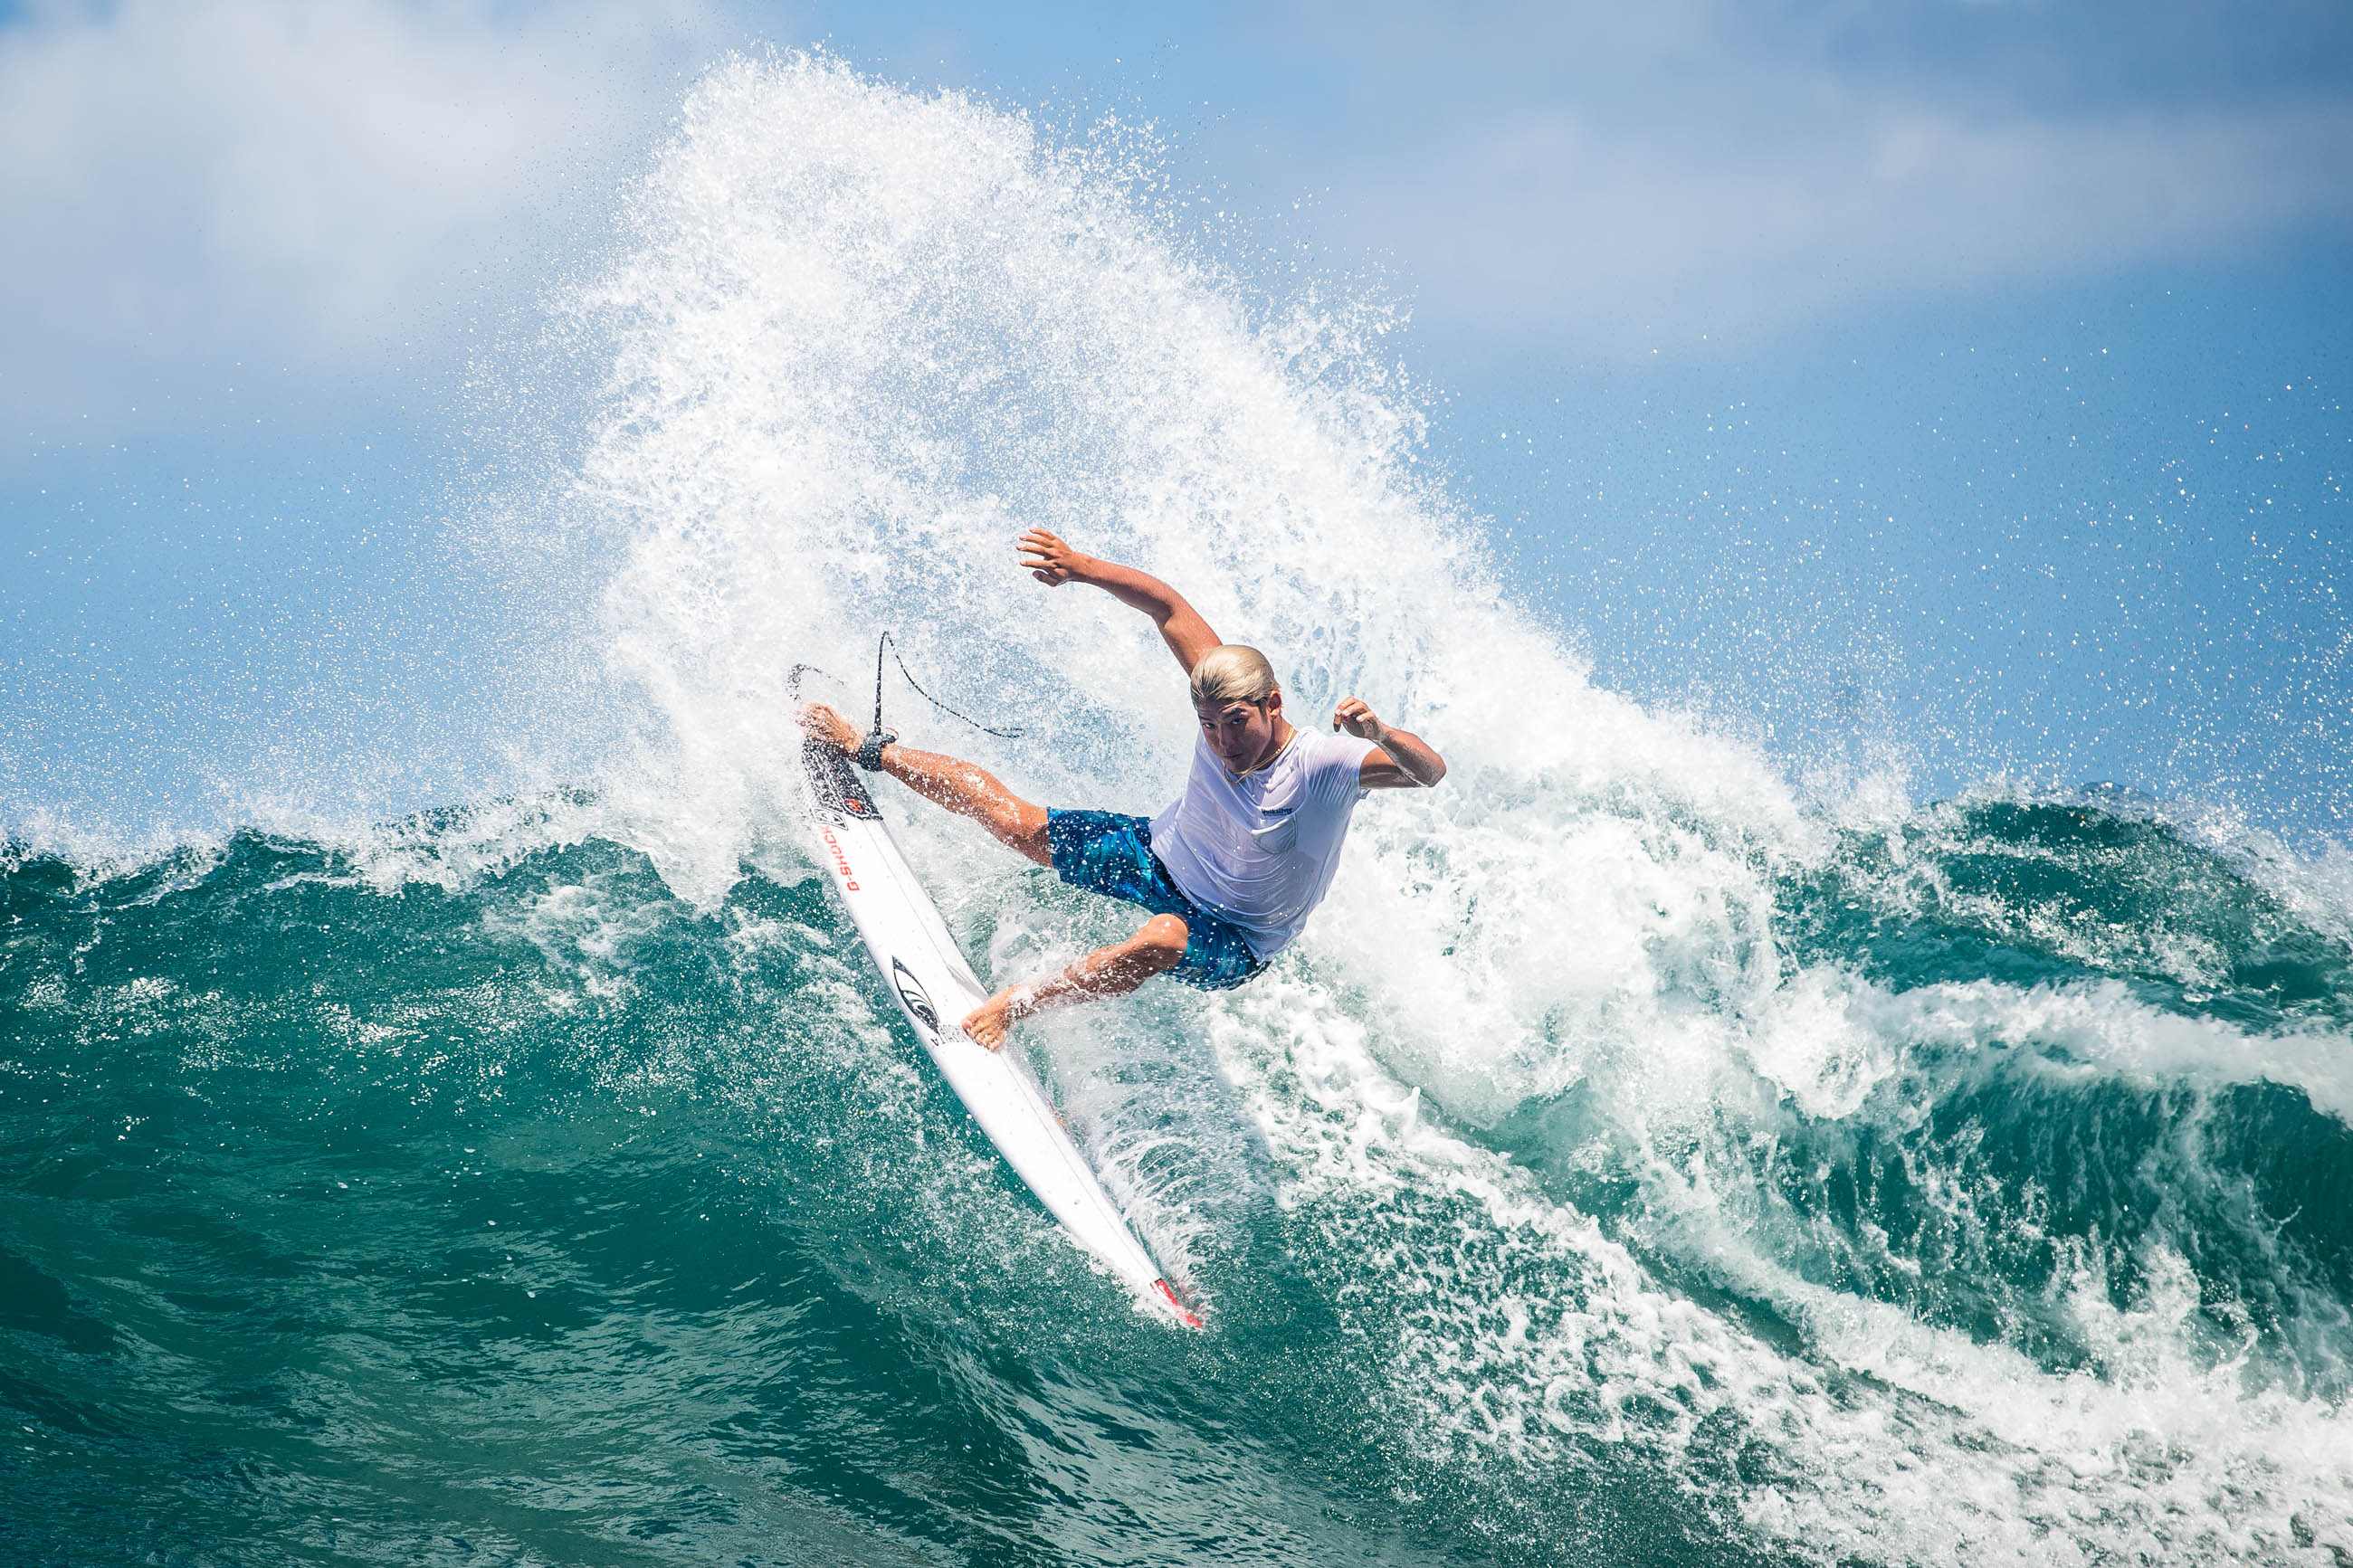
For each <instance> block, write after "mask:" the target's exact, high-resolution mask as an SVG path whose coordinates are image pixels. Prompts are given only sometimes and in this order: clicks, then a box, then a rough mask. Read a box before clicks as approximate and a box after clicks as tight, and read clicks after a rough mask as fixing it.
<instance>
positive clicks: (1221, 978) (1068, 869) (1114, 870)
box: [1046, 807, 1266, 991]
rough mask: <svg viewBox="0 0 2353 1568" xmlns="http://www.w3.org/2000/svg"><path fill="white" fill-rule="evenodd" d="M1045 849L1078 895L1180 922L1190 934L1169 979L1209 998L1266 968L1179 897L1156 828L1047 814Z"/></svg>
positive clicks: (1122, 819)
mask: <svg viewBox="0 0 2353 1568" xmlns="http://www.w3.org/2000/svg"><path fill="white" fill-rule="evenodd" d="M1046 844H1047V847H1049V848H1050V850H1051V851H1052V852H1053V857H1054V871H1055V874H1056V875H1058V876H1060V878H1061V879H1062V880H1064V881H1065V882H1068V883H1069V884H1070V885H1071V886H1072V887H1073V888H1084V889H1086V890H1087V891H1088V892H1090V893H1101V894H1103V896H1104V897H1105V898H1109V899H1124V900H1127V901H1128V902H1129V903H1131V904H1140V905H1142V906H1143V907H1144V908H1145V909H1147V910H1151V911H1152V912H1153V913H1154V914H1155V915H1175V916H1176V918H1177V919H1178V920H1181V921H1184V922H1185V929H1186V931H1187V932H1189V933H1190V934H1189V935H1188V936H1187V939H1186V942H1185V956H1184V957H1182V958H1180V959H1178V960H1177V961H1176V967H1175V968H1174V969H1170V970H1166V971H1164V972H1163V973H1166V975H1167V976H1168V978H1169V979H1171V980H1181V981H1183V982H1184V983H1185V984H1187V985H1191V986H1194V987H1196V988H1198V989H1199V990H1202V991H1229V990H1231V989H1232V988H1233V987H1235V986H1237V985H1240V984H1241V983H1242V982H1243V981H1245V980H1250V979H1252V978H1254V977H1256V976H1257V974H1258V973H1259V972H1260V971H1261V970H1263V969H1264V968H1265V967H1266V963H1265V961H1264V960H1262V959H1261V958H1260V957H1259V956H1258V954H1256V953H1254V952H1251V951H1250V941H1249V939H1248V938H1246V937H1244V936H1243V935H1242V931H1241V927H1240V926H1237V925H1232V924H1229V922H1227V921H1221V920H1219V918H1218V917H1217V916H1215V915H1213V914H1210V913H1208V911H1207V910H1203V909H1202V908H1201V906H1200V905H1198V904H1197V903H1195V902H1194V901H1193V900H1190V899H1188V898H1187V897H1186V896H1185V895H1184V894H1183V893H1181V892H1179V891H1177V889H1176V881H1175V879H1172V878H1171V877H1170V876H1169V875H1168V868H1167V867H1166V866H1163V865H1162V864H1161V863H1160V857H1159V856H1157V855H1155V854H1154V853H1153V852H1152V824H1151V823H1150V822H1149V821H1148V820H1146V819H1145V818H1144V817H1141V816H1120V815H1119V814H1118V813H1117V812H1114V811H1063V810H1060V809H1058V808H1052V807H1050V808H1049V809H1048V810H1047V812H1046Z"/></svg>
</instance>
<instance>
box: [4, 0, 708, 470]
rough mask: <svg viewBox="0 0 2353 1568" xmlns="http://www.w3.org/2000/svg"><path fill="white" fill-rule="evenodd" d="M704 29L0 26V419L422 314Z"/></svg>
mask: <svg viewBox="0 0 2353 1568" xmlns="http://www.w3.org/2000/svg"><path fill="white" fill-rule="evenodd" d="M710 31H712V24H711V22H710V20H709V18H708V16H706V15H705V13H704V12H703V10H702V8H701V7H700V6H699V5H694V4H691V3H683V0H682V3H681V4H676V5H667V6H664V5H628V4H623V3H620V0H614V3H611V4H607V5H586V6H559V7H553V8H548V9H543V10H533V11H526V12H523V13H522V14H521V15H520V16H518V15H517V14H516V13H515V11H514V9H513V8H512V7H494V6H493V5H491V4H488V3H487V0H426V3H419V4H407V3H402V0H342V3H338V4H332V5H309V4H301V3H297V0H126V3H124V4H121V5H112V6H106V7H102V8H100V7H93V6H89V5H49V6H46V7H40V8H37V9H36V10H34V11H33V12H32V13H30V14H29V15H28V16H22V17H20V19H18V20H17V21H16V22H14V23H13V24H10V25H8V26H5V27H0V210H5V212H6V213H7V214H8V222H7V224H6V237H5V239H0V341H5V343H6V344H7V349H6V353H7V359H8V361H9V374H8V375H7V377H6V381H7V389H6V392H5V394H0V395H5V397H6V399H7V404H8V406H7V412H8V414H9V415H11V416H14V417H13V419H12V423H14V424H15V425H16V428H17V429H18V430H20V431H21V430H25V429H27V428H36V427H38V426H41V425H44V424H47V425H50V426H53V427H54V426H57V425H58V421H59V418H60V416H69V417H72V418H75V419H76V420H77V421H78V419H79V414H80V413H81V412H83V411H84V410H83V409H82V408H80V407H78V406H76V405H78V404H80V403H84V402H89V401H96V402H99V403H100V404H108V405H111V404H117V403H121V402H123V401H125V400H127V399H133V398H136V397H137V396H138V395H139V392H140V390H142V389H152V388H153V387H154V386H155V385H156V384H158V383H159V382H160V383H162V384H164V385H165V386H167V387H168V386H169V385H170V384H171V382H172V378H173V377H174V376H177V375H183V374H187V373H188V372H189V370H190V369H191V367H195V366H202V367H204V368H205V369H206V371H207V372H209V371H211V370H215V369H219V368H225V367H226V365H227V363H228V362H229V361H231V360H237V361H242V362H244V363H246V364H247V365H248V366H252V365H256V364H272V363H286V362H293V363H301V364H317V363H327V362H332V361H338V360H345V361H348V360H349V359H350V358H352V356H353V355H354V354H355V353H360V351H368V350H373V351H377V352H378V353H383V352H396V350H397V348H398V345H399V344H400V342H403V341H404V340H406V339H407V338H409V337H411V336H413V335H416V334H419V333H423V334H426V335H430V334H432V333H433V332H435V331H438V330H439V329H440V328H441V327H443V326H445V325H446V321H444V320H443V319H442V318H443V317H445V316H446V314H447V313H448V307H451V306H462V305H464V304H467V303H472V302H477V301H479V300H481V299H482V298H483V296H484V290H485V284H484V282H483V279H482V273H483V271H484V269H485V268H488V269H490V270H491V271H493V272H495V271H496V270H497V269H498V268H499V266H500V264H501V262H502V261H504V260H506V259H508V258H512V260H514V261H516V262H519V263H521V262H537V261H539V260H540V259H541V257H540V255H539V254H538V252H539V251H540V250H542V249H543V247H544V246H545V245H546V243H547V241H548V240H549V238H550V237H553V236H555V235H559V234H561V233H563V232H564V230H565V226H567V225H568V224H571V223H574V222H576V221H578V220H579V219H580V218H582V217H584V216H585V217H587V218H589V219H591V220H593V219H595V218H597V217H600V216H601V215H602V214H603V213H604V212H605V211H606V210H607V208H608V207H609V195H610V190H611V186H612V182H613V179H614V177H615V175H616V174H617V171H618V170H619V169H620V168H621V167H622V166H623V165H624V163H625V161H626V160H627V159H628V156H629V155H631V154H632V153H634V152H635V151H636V150H637V149H638V147H639V146H640V145H642V144H643V143H644V142H647V141H649V139H650V138H651V137H652V136H653V135H655V134H656V133H658V132H659V129H660V127H661V126H662V124H663V123H664V121H665V119H666V116H667V114H668V112H669V110H670V104H671V101H672V100H673V99H674V97H675V95H676V91H677V89H678V85H679V82H678V71H679V70H680V69H681V68H691V66H693V65H695V64H697V63H699V62H700V59H701V58H702V57H703V56H704V55H705V54H706V53H707V52H708V47H707V45H706V42H705V36H706V35H707V34H708V33H709V32H710ZM489 287H490V289H491V291H492V292H493V294H494V293H495V289H496V287H497V286H496V284H495V283H492V284H491V285H489ZM362 357H365V356H364V355H362ZM100 413H101V415H102V416H112V415H115V414H117V413H119V410H118V409H116V408H113V407H111V406H110V407H105V408H102V409H101V410H100Z"/></svg>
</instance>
